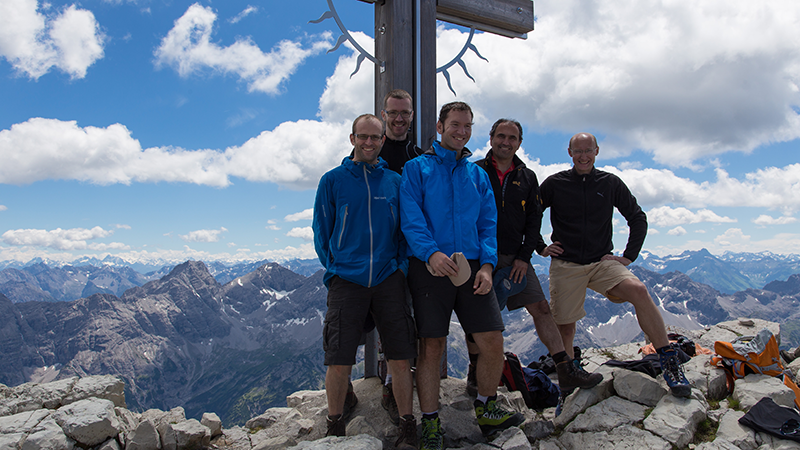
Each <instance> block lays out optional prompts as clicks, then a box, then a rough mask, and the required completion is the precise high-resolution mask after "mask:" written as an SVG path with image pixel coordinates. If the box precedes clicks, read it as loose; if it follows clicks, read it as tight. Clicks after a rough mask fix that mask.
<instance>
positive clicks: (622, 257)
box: [600, 255, 631, 266]
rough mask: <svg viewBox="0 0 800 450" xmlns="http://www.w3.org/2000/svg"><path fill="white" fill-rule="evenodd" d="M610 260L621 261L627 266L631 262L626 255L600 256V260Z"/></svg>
mask: <svg viewBox="0 0 800 450" xmlns="http://www.w3.org/2000/svg"><path fill="white" fill-rule="evenodd" d="M608 260H613V261H619V262H620V264H622V265H623V266H627V265H628V264H630V263H631V260H630V259H628V258H626V257H624V256H614V255H603V257H602V258H600V261H608Z"/></svg>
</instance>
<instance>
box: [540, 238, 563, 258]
mask: <svg viewBox="0 0 800 450" xmlns="http://www.w3.org/2000/svg"><path fill="white" fill-rule="evenodd" d="M562 253H564V249H563V248H561V242H558V241H555V242H553V243H552V244H550V245H548V246H547V247H545V248H544V250H542V253H541V255H542V256H544V257H545V258H547V257H548V256H558V255H560V254H562Z"/></svg>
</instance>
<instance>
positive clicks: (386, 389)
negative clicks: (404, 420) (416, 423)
mask: <svg viewBox="0 0 800 450" xmlns="http://www.w3.org/2000/svg"><path fill="white" fill-rule="evenodd" d="M381 405H382V406H383V409H385V410H386V412H388V413H389V420H391V421H392V423H393V424H395V425H399V424H400V413H399V412H398V411H397V401H395V399H394V391H393V390H392V383H389V384H384V385H383V398H381ZM415 433H416V432H415Z"/></svg>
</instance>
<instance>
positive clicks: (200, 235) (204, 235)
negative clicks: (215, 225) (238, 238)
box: [178, 227, 228, 242]
mask: <svg viewBox="0 0 800 450" xmlns="http://www.w3.org/2000/svg"><path fill="white" fill-rule="evenodd" d="M226 231H228V230H227V229H226V228H225V227H221V228H220V229H219V230H196V231H190V232H189V234H179V235H178V237H179V238H181V239H183V240H184V241H186V242H219V239H220V237H221V236H222V233H224V232H226Z"/></svg>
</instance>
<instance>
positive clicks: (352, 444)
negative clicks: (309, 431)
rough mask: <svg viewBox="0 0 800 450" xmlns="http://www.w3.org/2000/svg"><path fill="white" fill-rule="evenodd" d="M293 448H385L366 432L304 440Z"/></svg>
mask: <svg viewBox="0 0 800 450" xmlns="http://www.w3.org/2000/svg"><path fill="white" fill-rule="evenodd" d="M290 449H291V450H383V444H382V443H381V441H380V439H377V438H375V437H372V436H368V435H366V434H359V435H358V436H353V437H350V436H347V437H334V436H331V437H326V438H323V439H319V440H316V441H304V442H301V443H299V444H297V445H296V446H294V447H290Z"/></svg>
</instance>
